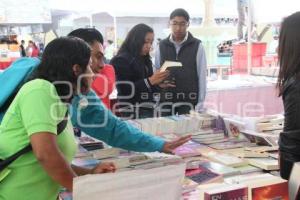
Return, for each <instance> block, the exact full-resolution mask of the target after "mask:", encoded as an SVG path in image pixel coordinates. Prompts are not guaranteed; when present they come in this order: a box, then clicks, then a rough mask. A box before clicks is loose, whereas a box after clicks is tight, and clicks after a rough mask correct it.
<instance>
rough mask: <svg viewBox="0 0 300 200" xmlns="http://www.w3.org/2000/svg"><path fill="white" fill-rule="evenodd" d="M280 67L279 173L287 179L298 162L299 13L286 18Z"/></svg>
mask: <svg viewBox="0 0 300 200" xmlns="http://www.w3.org/2000/svg"><path fill="white" fill-rule="evenodd" d="M278 56H279V64H280V70H279V75H278V82H277V88H278V89H279V96H281V97H282V100H283V105H284V117H285V119H284V128H283V132H282V133H281V134H280V139H279V153H280V174H281V177H282V178H284V179H289V176H290V173H291V169H292V167H293V163H294V162H299V161H300V123H299V120H300V12H297V13H294V14H292V15H290V16H289V17H287V18H285V19H284V21H283V23H282V25H281V30H280V36H279V48H278Z"/></svg>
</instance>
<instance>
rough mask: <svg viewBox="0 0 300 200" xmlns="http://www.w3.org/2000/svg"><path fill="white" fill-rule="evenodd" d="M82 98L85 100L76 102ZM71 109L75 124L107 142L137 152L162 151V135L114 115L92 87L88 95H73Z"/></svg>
mask: <svg viewBox="0 0 300 200" xmlns="http://www.w3.org/2000/svg"><path fill="white" fill-rule="evenodd" d="M84 101H85V102H86V103H88V104H87V105H86V103H79V102H84ZM84 104H85V105H84ZM70 111H71V120H72V124H73V126H74V127H78V128H80V129H81V130H82V131H83V132H85V133H86V134H88V135H90V136H92V137H95V138H97V139H99V140H102V141H104V142H105V143H107V144H108V145H110V146H114V147H119V148H122V149H126V150H131V151H137V152H153V151H161V150H162V147H163V145H164V143H165V142H164V140H162V139H161V138H159V137H156V136H152V135H149V134H146V133H144V132H142V131H140V130H139V129H137V128H135V127H133V126H132V125H130V124H128V123H127V122H125V121H122V120H120V119H119V118H117V117H116V116H115V115H114V114H112V113H111V112H110V111H109V110H108V109H107V108H106V107H105V106H104V104H103V103H102V102H101V100H100V99H99V98H98V96H97V95H96V94H95V93H94V92H93V91H91V92H89V93H88V95H87V96H75V97H74V98H73V101H72V106H71V110H70Z"/></svg>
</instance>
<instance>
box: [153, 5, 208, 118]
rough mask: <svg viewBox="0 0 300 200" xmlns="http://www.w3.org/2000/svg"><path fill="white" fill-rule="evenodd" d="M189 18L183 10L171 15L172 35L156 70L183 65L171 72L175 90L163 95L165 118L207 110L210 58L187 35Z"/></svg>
mask: <svg viewBox="0 0 300 200" xmlns="http://www.w3.org/2000/svg"><path fill="white" fill-rule="evenodd" d="M189 19H190V17H189V14H188V13H187V11H185V10H184V9H182V8H178V9H175V10H174V11H173V12H172V13H171V15H170V28H171V35H170V36H168V37H167V38H166V39H164V40H162V41H161V42H160V43H159V48H158V49H157V50H156V55H155V67H156V68H157V69H158V68H160V66H162V64H163V63H164V62H165V61H177V62H181V63H182V65H183V66H182V67H181V68H174V69H171V70H170V71H171V78H172V81H174V82H175V85H176V87H175V88H168V89H166V90H165V91H164V92H163V94H162V95H161V102H162V104H161V108H162V115H170V114H186V113H189V111H190V110H191V109H193V108H195V107H196V109H197V110H198V111H201V110H202V108H203V102H204V99H205V95H206V57H205V52H204V49H203V46H202V44H201V41H200V40H198V39H196V38H194V37H193V36H192V34H191V33H190V32H188V31H187V28H188V26H189Z"/></svg>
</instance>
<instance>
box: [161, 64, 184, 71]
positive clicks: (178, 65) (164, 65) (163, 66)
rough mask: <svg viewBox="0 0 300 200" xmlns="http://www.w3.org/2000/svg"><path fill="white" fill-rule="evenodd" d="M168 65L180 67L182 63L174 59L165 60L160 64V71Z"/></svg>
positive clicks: (164, 69)
mask: <svg viewBox="0 0 300 200" xmlns="http://www.w3.org/2000/svg"><path fill="white" fill-rule="evenodd" d="M168 67H182V63H181V62H174V61H165V62H164V64H163V65H162V66H161V68H160V71H161V72H164V71H166V70H167V68H168Z"/></svg>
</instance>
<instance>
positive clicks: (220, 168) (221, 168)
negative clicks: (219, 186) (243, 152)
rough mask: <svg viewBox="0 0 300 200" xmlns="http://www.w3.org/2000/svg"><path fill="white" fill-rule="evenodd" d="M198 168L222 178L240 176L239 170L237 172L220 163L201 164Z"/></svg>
mask: <svg viewBox="0 0 300 200" xmlns="http://www.w3.org/2000/svg"><path fill="white" fill-rule="evenodd" d="M200 166H201V167H203V168H206V169H208V170H210V171H212V172H214V173H217V174H220V175H222V176H223V177H228V176H234V175H238V174H240V171H239V170H237V169H235V168H233V167H229V166H226V165H222V164H220V163H216V162H210V161H207V162H201V163H200Z"/></svg>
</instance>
